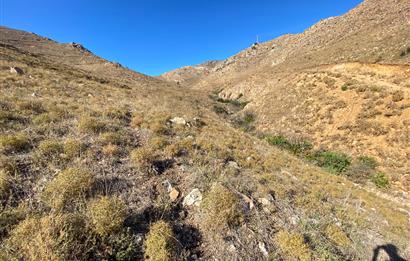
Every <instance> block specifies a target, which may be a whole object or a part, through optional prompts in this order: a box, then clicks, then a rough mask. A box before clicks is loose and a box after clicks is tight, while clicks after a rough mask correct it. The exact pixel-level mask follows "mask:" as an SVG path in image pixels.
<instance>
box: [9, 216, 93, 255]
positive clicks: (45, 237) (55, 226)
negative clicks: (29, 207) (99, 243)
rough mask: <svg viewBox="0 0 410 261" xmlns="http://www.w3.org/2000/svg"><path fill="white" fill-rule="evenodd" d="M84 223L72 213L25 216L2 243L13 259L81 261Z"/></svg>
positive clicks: (84, 248) (83, 248)
mask: <svg viewBox="0 0 410 261" xmlns="http://www.w3.org/2000/svg"><path fill="white" fill-rule="evenodd" d="M84 230H85V223H84V220H83V219H82V218H81V217H80V216H79V215H76V214H62V215H49V216H44V217H29V218H27V219H25V220H24V221H23V222H21V223H20V224H18V225H17V226H16V227H15V228H14V229H13V230H12V231H11V235H10V237H9V238H8V239H7V241H6V245H7V249H10V250H12V251H11V255H13V256H15V258H16V260H17V259H18V260H85V259H86V257H87V255H86V254H87V250H88V247H87V244H86V243H85V235H86V233H84Z"/></svg>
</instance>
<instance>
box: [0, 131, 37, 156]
mask: <svg viewBox="0 0 410 261" xmlns="http://www.w3.org/2000/svg"><path fill="white" fill-rule="evenodd" d="M29 147H30V140H29V139H28V137H27V135H25V134H23V133H17V134H14V135H0V151H1V152H4V153H18V152H22V151H25V150H27V149H28V148H29Z"/></svg>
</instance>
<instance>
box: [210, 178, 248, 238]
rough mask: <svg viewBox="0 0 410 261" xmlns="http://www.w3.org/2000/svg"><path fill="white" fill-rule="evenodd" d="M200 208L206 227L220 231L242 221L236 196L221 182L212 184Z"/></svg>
mask: <svg viewBox="0 0 410 261" xmlns="http://www.w3.org/2000/svg"><path fill="white" fill-rule="evenodd" d="M202 209H203V211H204V214H205V216H204V218H205V219H204V223H205V226H206V227H207V228H208V229H212V230H214V231H221V230H224V229H227V228H231V227H235V226H237V225H239V224H240V223H241V222H243V213H242V210H241V208H240V200H239V198H238V196H237V195H236V194H235V193H233V192H232V191H230V190H229V189H227V188H226V187H224V186H223V185H221V184H214V185H213V186H212V188H211V190H210V191H209V192H208V193H207V194H206V196H205V198H204V200H203V202H202Z"/></svg>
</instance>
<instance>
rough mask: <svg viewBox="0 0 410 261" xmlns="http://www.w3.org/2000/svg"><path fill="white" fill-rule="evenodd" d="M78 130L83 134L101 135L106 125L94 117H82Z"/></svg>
mask: <svg viewBox="0 0 410 261" xmlns="http://www.w3.org/2000/svg"><path fill="white" fill-rule="evenodd" d="M78 129H79V131H80V132H82V133H100V132H102V131H103V130H104V129H105V123H104V122H102V121H99V120H98V119H97V118H94V117H90V116H82V117H81V118H80V120H79V121H78Z"/></svg>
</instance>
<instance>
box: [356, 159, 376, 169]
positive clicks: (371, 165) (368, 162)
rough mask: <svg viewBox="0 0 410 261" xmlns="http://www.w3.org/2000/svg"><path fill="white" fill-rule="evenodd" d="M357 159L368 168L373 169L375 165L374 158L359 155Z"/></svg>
mask: <svg viewBox="0 0 410 261" xmlns="http://www.w3.org/2000/svg"><path fill="white" fill-rule="evenodd" d="M357 161H358V162H359V163H360V164H361V165H362V166H364V167H367V168H369V169H375V168H376V167H377V161H376V159H375V158H373V157H370V156H359V157H358V158H357Z"/></svg>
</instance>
